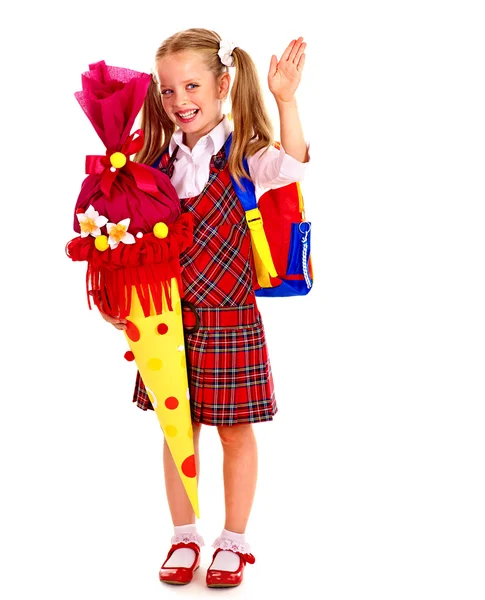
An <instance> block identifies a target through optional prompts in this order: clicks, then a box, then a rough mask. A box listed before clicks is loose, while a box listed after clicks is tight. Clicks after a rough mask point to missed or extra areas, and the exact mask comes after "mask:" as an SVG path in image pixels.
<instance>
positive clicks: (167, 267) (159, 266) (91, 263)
mask: <svg viewBox="0 0 485 600" xmlns="http://www.w3.org/2000/svg"><path fill="white" fill-rule="evenodd" d="M192 231H193V223H192V215H191V214H189V213H183V214H182V215H180V217H179V218H178V219H177V220H176V221H175V222H174V223H172V224H171V225H169V226H168V235H167V237H165V238H163V239H160V238H157V237H155V235H154V234H153V233H147V234H145V235H144V236H143V237H142V238H138V239H137V240H136V244H123V243H120V244H119V245H118V246H117V247H116V248H115V249H111V248H108V249H107V250H105V251H104V252H102V251H100V250H98V249H97V248H96V247H95V238H94V237H92V236H87V237H84V238H82V237H76V238H74V239H72V240H71V241H70V242H68V243H67V245H66V254H67V255H68V256H69V258H71V259H72V260H73V261H83V260H86V261H87V262H88V269H87V272H86V292H87V295H88V304H89V307H90V308H91V299H92V301H93V303H94V304H95V306H97V307H98V308H99V309H100V310H102V311H103V312H107V313H109V314H111V315H113V316H119V317H120V318H122V319H123V318H126V317H127V316H128V315H129V313H130V311H131V290H132V286H134V287H135V288H136V291H137V293H138V298H139V300H140V303H141V305H142V308H143V313H144V315H145V316H146V317H148V316H149V315H150V314H152V312H151V302H150V297H151V300H152V302H153V308H154V310H155V313H156V314H161V313H162V302H163V296H165V298H166V301H167V305H168V308H169V310H172V303H171V297H170V280H171V279H172V278H173V277H175V278H176V279H177V282H178V285H179V292H180V295H181V296H182V295H183V294H182V289H183V288H182V282H181V279H180V273H181V267H180V263H179V255H180V253H181V252H183V251H184V250H185V249H187V248H188V247H189V246H191V245H192Z"/></svg>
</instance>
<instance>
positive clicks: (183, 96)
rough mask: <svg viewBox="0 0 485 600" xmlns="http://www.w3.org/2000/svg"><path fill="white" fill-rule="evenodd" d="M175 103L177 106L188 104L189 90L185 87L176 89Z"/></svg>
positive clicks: (174, 94)
mask: <svg viewBox="0 0 485 600" xmlns="http://www.w3.org/2000/svg"><path fill="white" fill-rule="evenodd" d="M173 103H174V104H175V106H176V107H182V106H184V105H185V104H187V90H186V89H185V88H182V89H181V90H175V91H174V93H173Z"/></svg>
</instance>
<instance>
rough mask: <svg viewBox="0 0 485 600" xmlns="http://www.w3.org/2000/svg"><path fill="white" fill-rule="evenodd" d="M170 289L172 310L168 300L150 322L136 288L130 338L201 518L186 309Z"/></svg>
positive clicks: (181, 472) (175, 287)
mask: <svg viewBox="0 0 485 600" xmlns="http://www.w3.org/2000/svg"><path fill="white" fill-rule="evenodd" d="M171 286H172V288H171V289H172V308H173V310H172V311H169V310H168V307H167V305H166V301H165V298H164V300H163V312H162V314H161V315H155V314H154V315H153V316H150V317H145V315H144V314H143V310H142V307H141V305H140V301H139V299H138V295H137V293H136V290H135V288H133V292H132V305H131V312H130V314H129V315H128V317H127V320H128V329H127V330H126V331H125V336H126V339H127V340H128V344H129V346H130V350H131V351H132V352H133V355H134V357H135V362H136V365H137V367H138V370H139V371H140V375H141V378H142V379H143V383H144V384H145V387H146V390H147V393H148V396H149V398H150V401H151V403H152V406H153V408H154V409H155V413H156V415H157V417H158V420H159V422H160V426H161V428H162V430H163V433H164V436H165V439H166V441H167V444H168V447H169V449H170V452H171V454H172V457H173V459H174V461H175V464H176V466H177V470H178V472H179V475H180V478H181V479H182V483H183V484H184V487H185V490H186V492H187V496H188V498H189V500H190V502H191V504H192V507H193V509H194V512H195V514H196V515H197V517H199V502H198V495H197V477H196V467H195V457H194V443H193V430H192V419H191V416H190V402H189V386H188V378H187V365H186V359H185V344H184V331H183V324H182V309H181V303H180V295H179V291H178V286H177V282H176V280H175V278H174V279H172V281H171ZM154 312H155V311H154V310H152V313H154Z"/></svg>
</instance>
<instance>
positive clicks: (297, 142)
mask: <svg viewBox="0 0 485 600" xmlns="http://www.w3.org/2000/svg"><path fill="white" fill-rule="evenodd" d="M276 105H277V107H278V112H279V117H280V141H281V145H282V146H283V148H284V150H285V152H286V154H289V155H290V156H292V157H293V158H295V159H296V160H298V161H300V162H302V163H304V162H307V161H308V151H307V145H306V143H305V139H304V137H303V129H302V126H301V122H300V115H299V114H298V106H297V104H296V98H293V99H292V100H290V101H289V102H284V101H282V100H276Z"/></svg>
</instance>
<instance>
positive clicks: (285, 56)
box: [281, 40, 296, 60]
mask: <svg viewBox="0 0 485 600" xmlns="http://www.w3.org/2000/svg"><path fill="white" fill-rule="evenodd" d="M295 43H296V40H292V41H291V42H290V43H289V44H288V46H287V47H286V50H285V51H284V52H283V54H282V55H281V60H288V58H289V56H290V53H291V51H292V49H293V46H294V45H295Z"/></svg>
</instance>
